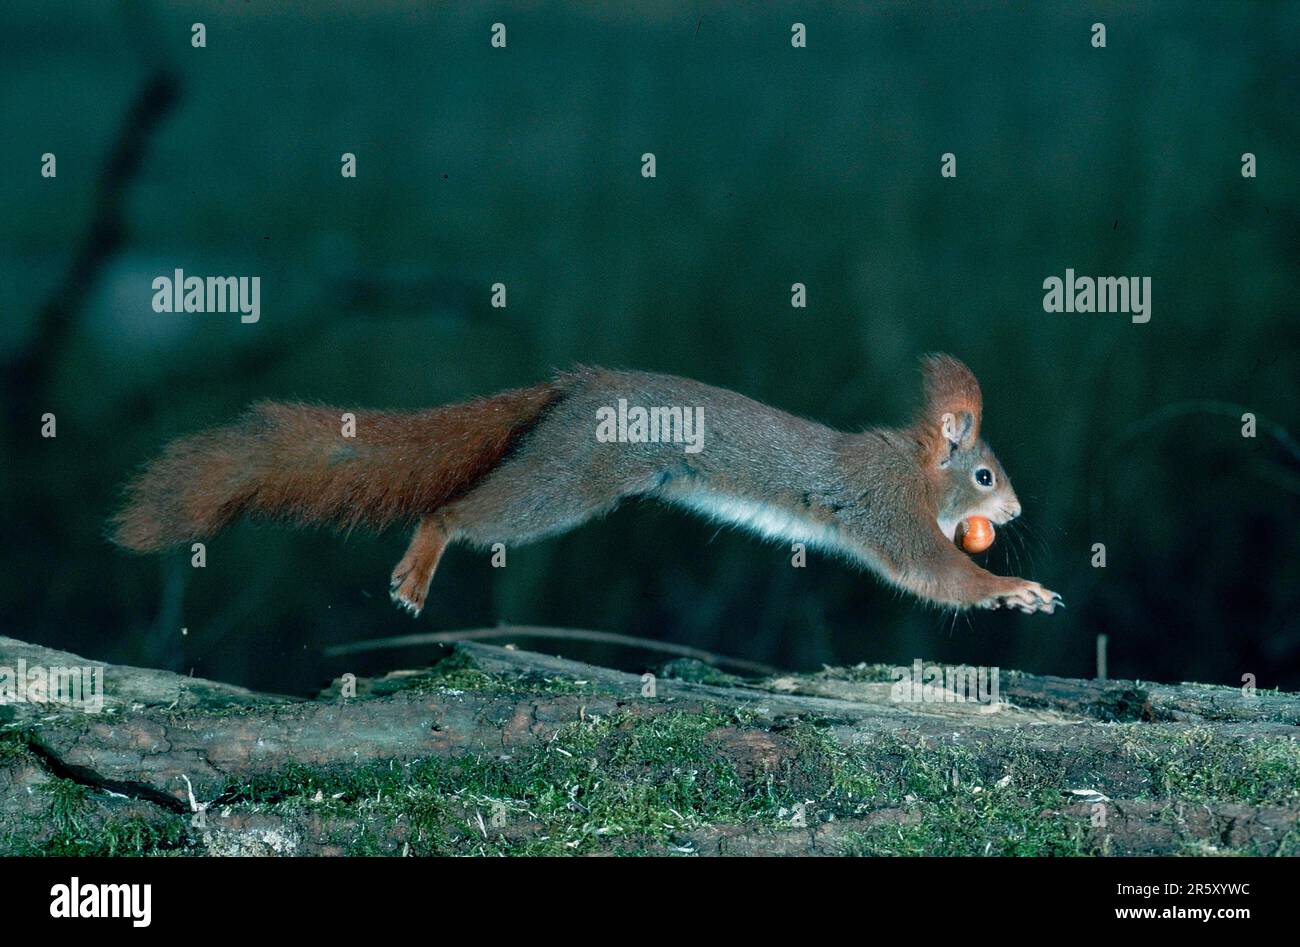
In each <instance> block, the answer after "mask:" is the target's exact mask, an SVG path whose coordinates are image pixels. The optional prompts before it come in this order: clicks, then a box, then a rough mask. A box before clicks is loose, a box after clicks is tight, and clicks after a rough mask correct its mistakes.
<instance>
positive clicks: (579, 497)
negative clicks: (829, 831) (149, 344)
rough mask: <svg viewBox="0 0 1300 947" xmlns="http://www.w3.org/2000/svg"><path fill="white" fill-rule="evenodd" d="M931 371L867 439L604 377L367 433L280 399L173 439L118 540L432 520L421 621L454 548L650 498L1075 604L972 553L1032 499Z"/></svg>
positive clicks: (977, 604) (402, 569)
mask: <svg viewBox="0 0 1300 947" xmlns="http://www.w3.org/2000/svg"><path fill="white" fill-rule="evenodd" d="M921 369H922V379H923V398H922V404H921V408H920V411H919V412H918V413H917V415H916V417H915V419H914V420H913V421H912V423H911V424H909V425H908V426H906V427H900V428H887V427H875V428H870V429H868V430H866V431H864V432H863V433H861V434H847V433H841V432H839V431H835V430H832V429H830V428H827V427H823V426H822V425H820V424H816V423H813V422H811V421H805V420H803V419H801V418H797V417H794V416H792V415H789V414H786V413H785V412H782V411H778V410H777V409H775V408H770V407H768V406H766V405H763V404H760V403H758V402H757V401H752V400H750V399H749V398H746V397H744V396H743V395H739V394H736V393H734V392H731V391H726V390H724V389H720V388H713V387H710V386H708V385H704V384H701V383H699V382H695V381H690V380H688V379H685V378H674V377H671V376H667V375H653V374H648V373H642V372H621V371H608V370H605V369H599V368H579V369H576V370H574V371H572V372H565V373H561V374H558V375H556V376H555V377H554V378H553V379H552V380H550V381H547V382H544V383H542V384H540V385H536V386H534V387H531V388H520V389H515V390H512V391H506V392H503V393H502V394H498V395H494V396H492V397H487V398H479V399H476V400H473V401H467V402H464V403H461V404H453V405H447V406H444V407H439V408H432V409H429V410H426V411H416V412H410V413H394V412H369V411H361V412H356V413H355V432H354V436H351V437H348V436H345V431H344V412H342V411H340V410H336V409H333V408H327V407H319V406H313V405H305V404H285V403H277V402H261V403H258V404H256V405H254V406H253V407H252V408H251V409H250V410H249V411H248V412H247V413H246V414H245V415H243V416H242V417H241V418H239V419H238V420H236V421H234V422H233V423H231V424H229V425H226V426H222V427H216V428H212V429H209V430H207V431H203V432H200V433H198V434H195V435H193V436H190V437H185V438H181V439H180V440H177V441H174V442H173V443H172V444H171V445H170V446H168V447H167V448H166V449H165V450H164V451H163V453H162V454H161V456H159V457H158V458H156V459H155V460H154V461H153V462H152V463H150V464H148V465H147V466H146V467H145V468H144V470H143V471H142V473H141V474H140V475H139V476H138V477H137V478H136V479H135V480H134V481H133V482H131V483H130V484H129V485H128V487H127V499H126V504H125V506H124V508H123V509H122V510H121V511H120V512H119V513H118V514H117V515H116V516H115V517H114V518H113V520H112V522H111V535H112V539H113V540H114V541H115V542H116V543H118V544H119V545H121V546H123V547H125V548H127V549H130V550H134V551H137V552H156V551H158V550H161V549H165V548H167V547H169V546H173V545H176V544H180V543H186V542H190V541H193V540H196V539H203V538H205V537H208V536H211V535H212V534H214V533H216V532H217V531H218V530H220V529H221V528H222V527H224V526H225V525H227V524H228V523H229V522H230V521H231V520H233V519H235V518H236V517H237V516H239V515H240V514H243V513H252V514H261V515H265V516H271V517H278V518H282V519H285V520H289V521H292V522H295V523H299V524H320V523H333V524H336V525H339V526H342V527H344V528H350V527H352V526H356V525H367V526H372V527H384V526H387V525H389V524H392V523H397V522H407V523H413V524H414V526H415V532H414V535H413V536H412V538H411V543H410V546H409V547H408V548H407V550H406V554H405V555H404V556H403V557H402V559H401V561H400V562H399V563H398V564H397V567H396V568H395V569H394V570H393V574H392V577H391V585H390V592H391V597H392V599H393V601H394V602H396V603H398V604H399V605H400V606H402V607H404V608H406V609H407V610H408V611H409V612H410V613H411V614H413V615H418V614H419V613H420V611H421V609H422V608H423V607H424V603H425V599H426V596H427V594H428V590H429V584H430V582H431V581H432V579H433V573H434V570H435V569H436V568H437V566H438V560H439V559H440V558H441V556H442V554H443V551H444V550H445V549H446V548H447V546H448V544H450V543H453V542H467V543H470V544H472V545H474V546H477V547H480V548H488V547H490V546H492V545H493V544H495V543H504V544H506V545H507V546H509V545H513V544H519V543H526V542H532V541H535V540H539V539H543V538H545V537H548V536H555V535H558V534H560V533H564V532H567V531H568V530H571V529H573V528H574V527H576V526H578V525H580V524H581V523H584V522H586V521H587V520H590V519H592V518H594V517H597V516H601V515H603V514H606V513H609V512H610V511H611V510H613V509H614V508H615V507H616V506H618V504H619V503H621V502H622V501H623V500H626V499H628V498H631V497H646V498H652V499H655V500H659V501H662V502H665V503H668V504H671V505H674V506H678V507H683V508H685V509H688V510H692V511H694V512H696V513H699V514H703V515H704V516H706V517H708V518H709V519H711V520H714V521H719V522H723V523H729V524H733V525H736V526H740V527H743V528H745V529H749V530H751V531H753V532H755V533H758V534H760V535H761V536H764V537H768V538H773V539H780V540H784V541H787V542H800V543H804V544H806V545H807V546H808V547H809V548H812V549H820V550H823V551H826V552H829V553H832V554H836V555H839V556H842V557H844V558H845V559H848V560H849V561H851V562H853V563H856V564H857V565H859V566H861V567H864V568H866V569H869V570H870V571H872V572H874V573H876V574H877V575H878V576H880V577H881V578H883V579H884V580H885V581H886V582H888V583H891V584H892V585H895V586H897V587H899V588H902V589H906V590H907V591H909V592H911V593H913V594H914V595H916V596H918V597H920V598H921V599H924V600H926V601H929V602H932V603H935V604H938V605H941V606H946V607H955V608H958V609H964V608H999V607H1002V606H1008V607H1012V608H1018V609H1020V610H1022V611H1024V612H1035V611H1042V612H1047V613H1049V614H1050V613H1051V612H1052V611H1053V610H1054V609H1055V608H1056V606H1057V605H1059V604H1061V597H1060V596H1059V595H1057V594H1056V593H1055V592H1051V591H1049V590H1048V589H1045V588H1043V587H1042V586H1041V585H1039V584H1038V583H1037V582H1031V581H1029V580H1027V579H1018V578H1010V577H1006V576H1000V575H994V574H993V573H991V572H988V571H986V570H984V569H982V568H980V567H979V566H978V565H976V564H975V563H974V562H973V561H972V560H971V559H970V557H969V556H967V555H966V554H965V553H963V552H962V551H961V550H960V549H958V548H957V546H956V545H955V543H954V537H955V534H956V531H957V528H958V525H959V524H960V523H961V522H962V521H963V520H964V519H965V518H966V517H969V516H973V515H980V516H984V517H987V518H988V519H989V520H990V521H991V522H992V523H993V524H995V525H1002V524H1004V523H1008V522H1010V521H1011V520H1012V519H1014V518H1015V517H1016V516H1018V515H1019V514H1020V501H1019V500H1017V499H1016V494H1015V492H1014V491H1013V490H1012V489H1011V483H1010V481H1009V480H1008V479H1007V476H1006V474H1005V473H1004V472H1003V470H1002V465H1001V464H999V463H998V461H997V458H996V457H994V456H993V452H992V451H991V450H990V449H989V447H988V445H987V444H985V443H984V441H983V440H981V439H980V436H979V429H980V417H981V412H982V396H981V393H980V387H979V383H978V382H977V381H976V380H975V376H974V374H972V373H971V371H970V369H968V368H967V367H966V366H965V365H963V364H962V363H961V362H959V361H958V360H957V359H955V358H952V357H951V356H948V355H929V356H926V357H924V358H923V359H922V362H921ZM628 404H630V405H635V406H678V407H680V408H682V409H683V410H684V411H685V412H686V413H687V416H688V418H689V417H698V418H699V419H700V420H701V421H702V429H701V430H700V431H699V432H698V437H699V441H698V443H697V444H695V445H694V450H693V451H692V450H689V449H685V448H684V447H683V445H682V444H681V443H672V442H665V441H663V440H660V441H659V442H657V443H656V442H648V443H647V442H639V443H629V442H627V441H629V440H635V439H634V438H624V440H623V442H610V440H609V438H608V437H604V438H602V437H598V433H597V432H598V427H599V425H600V424H602V423H604V422H603V421H602V419H605V421H608V419H609V418H610V416H611V413H612V412H613V410H614V406H616V405H618V406H620V407H619V410H620V411H624V410H625V409H626V405H628ZM679 417H680V415H679ZM689 446H691V445H688V447H689Z"/></svg>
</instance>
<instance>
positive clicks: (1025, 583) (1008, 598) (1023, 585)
mask: <svg viewBox="0 0 1300 947" xmlns="http://www.w3.org/2000/svg"><path fill="white" fill-rule="evenodd" d="M1009 581H1010V586H1009V588H1007V589H1006V590H1005V591H1002V592H999V593H998V594H996V595H992V596H990V597H989V598H986V599H984V601H982V602H980V603H979V607H980V608H1018V609H1020V611H1022V612H1024V613H1025V614H1026V615H1032V614H1033V613H1034V612H1046V613H1047V614H1049V615H1050V614H1052V612H1054V611H1056V607H1057V606H1058V605H1059V606H1061V608H1064V607H1065V603H1064V602H1063V601H1062V600H1061V596H1059V595H1057V594H1056V593H1055V592H1053V591H1052V590H1051V589H1045V588H1043V587H1042V586H1041V585H1039V584H1038V583H1037V582H1030V581H1029V580H1028V579H1011V580H1009Z"/></svg>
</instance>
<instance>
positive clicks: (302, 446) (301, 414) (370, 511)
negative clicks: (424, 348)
mask: <svg viewBox="0 0 1300 947" xmlns="http://www.w3.org/2000/svg"><path fill="white" fill-rule="evenodd" d="M559 396H560V388H559V387H558V386H557V385H555V384H552V383H547V384H542V385H537V386H534V387H532V388H520V389H516V390H513V391H507V392H503V393H502V394H499V395H494V396H492V397H489V398H479V399H477V400H474V401H469V402H465V403H463V404H456V405H448V406H445V407H440V408H433V409H430V410H427V411H418V412H409V413H396V412H381V411H358V412H354V413H355V414H356V419H357V420H356V436H355V437H352V438H346V437H344V436H343V434H342V429H343V419H342V416H343V414H344V411H343V410H342V409H336V408H327V407H320V406H315V405H305V404H285V403H278V402H270V401H264V402H260V403H258V404H256V405H254V406H253V407H252V408H251V409H250V410H249V411H248V412H247V413H246V414H245V415H244V416H243V417H241V418H239V419H238V420H237V421H235V422H233V423H232V424H228V425H224V426H222V427H216V428H212V429H210V430H207V431H203V432H200V433H199V434H195V435H193V436H191V437H185V438H181V439H180V440H177V441H174V442H173V443H172V444H170V445H169V446H168V447H167V448H166V449H165V450H164V451H163V452H162V454H161V456H159V457H158V458H157V459H156V460H154V461H153V462H152V463H151V464H149V465H148V466H147V467H146V468H145V469H144V471H143V472H142V473H141V474H140V475H139V476H138V477H137V478H136V479H135V480H134V481H133V482H132V483H131V484H130V486H129V487H128V488H127V501H126V505H125V506H124V507H123V509H122V510H121V511H120V512H119V513H118V514H117V515H116V516H115V517H114V518H113V520H112V523H111V529H112V538H113V541H114V542H116V543H118V544H119V545H121V546H124V547H126V548H127V549H131V550H134V551H136V552H156V551H158V550H160V549H164V548H166V547H168V546H173V545H176V544H178V543H183V542H187V541H189V540H193V539H202V538H204V537H207V536H211V535H212V534H213V533H215V532H217V531H218V530H220V529H221V528H222V527H223V526H225V525H226V524H227V523H229V522H230V521H231V520H233V519H234V518H235V517H236V516H239V515H240V514H243V513H253V514H260V515H263V516H270V517H279V518H283V519H287V520H291V521H294V522H297V523H303V524H312V523H321V524H323V523H332V524H337V525H339V526H342V527H345V528H347V527H352V526H355V525H359V524H364V525H367V526H373V527H383V526H387V525H389V524H391V523H394V522H398V521H410V520H414V519H417V518H419V517H421V516H423V515H426V514H428V513H431V512H432V511H434V510H436V509H437V508H438V507H440V506H442V505H443V504H445V503H446V502H447V501H448V500H451V499H454V498H455V497H457V496H459V495H461V494H463V493H464V492H465V491H467V490H468V489H470V488H471V487H473V486H474V484H475V483H477V482H478V481H479V479H480V478H482V477H483V476H484V474H486V473H487V472H488V471H489V470H491V469H492V468H493V467H495V466H496V465H497V464H498V463H499V462H500V461H501V460H502V458H503V457H505V456H506V454H507V453H508V452H509V451H510V449H511V447H512V446H513V445H514V444H515V443H516V441H517V440H518V438H519V437H520V436H521V435H522V434H524V433H525V432H526V431H528V430H529V429H530V428H531V427H532V426H533V425H534V424H535V423H536V422H537V421H538V419H539V418H540V417H541V416H542V414H543V413H544V412H545V410H546V409H547V407H549V406H550V405H551V404H552V403H553V402H554V401H555V400H556V399H557V398H558V397H559Z"/></svg>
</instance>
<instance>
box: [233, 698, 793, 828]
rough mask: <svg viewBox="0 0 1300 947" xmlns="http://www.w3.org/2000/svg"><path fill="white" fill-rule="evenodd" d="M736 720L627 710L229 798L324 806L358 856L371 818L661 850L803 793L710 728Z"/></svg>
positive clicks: (295, 774) (247, 789)
mask: <svg viewBox="0 0 1300 947" xmlns="http://www.w3.org/2000/svg"><path fill="white" fill-rule="evenodd" d="M735 722H736V721H735V718H734V717H731V716H727V715H724V714H722V713H718V714H699V713H680V712H668V713H662V714H656V715H637V714H631V713H628V714H619V715H614V716H610V717H606V718H599V719H595V718H593V719H588V720H585V721H578V722H575V723H573V724H570V725H569V726H567V727H564V728H562V729H561V730H560V731H559V732H558V733H557V734H556V736H555V738H554V739H553V740H550V741H548V742H546V743H545V744H543V745H539V746H537V747H533V748H530V749H528V750H525V751H522V752H517V753H515V754H513V755H512V756H509V757H499V756H473V757H462V758H457V759H450V760H448V759H440V758H434V759H425V760H419V761H415V762H412V763H407V764H399V763H395V762H393V763H382V764H381V763H372V764H369V765H366V766H363V767H360V768H358V769H354V770H351V771H348V772H332V771H325V770H320V769H314V768H306V767H290V768H287V769H286V770H282V771H280V772H278V773H275V774H271V775H269V776H266V777H260V778H258V779H255V780H252V781H250V782H247V783H244V784H242V785H240V786H236V787H231V788H230V792H229V795H228V797H227V798H229V799H232V800H242V801H245V802H248V803H252V804H257V805H263V806H270V807H275V808H276V809H277V810H278V811H280V812H286V813H287V812H289V811H291V810H293V809H300V808H303V807H313V808H317V809H320V810H322V811H324V812H326V813H328V814H330V815H332V816H334V817H335V818H336V819H337V821H338V822H339V823H340V824H346V825H348V826H349V828H348V829H346V830H345V831H344V832H343V837H341V838H338V839H335V840H336V841H338V842H339V843H340V844H344V845H345V847H347V848H348V850H349V851H353V852H362V853H369V852H371V851H373V846H374V839H373V838H372V837H371V836H370V835H369V833H368V832H367V830H366V826H368V825H371V824H375V823H379V824H381V825H382V826H384V827H385V831H383V832H381V833H379V834H380V835H381V836H382V837H384V838H389V837H391V832H389V831H387V827H391V826H392V825H394V824H395V823H396V822H398V821H401V822H405V823H406V824H407V830H408V831H407V832H406V835H407V841H408V844H409V845H410V847H411V850H412V851H413V852H415V853H417V854H444V853H453V852H454V853H506V852H509V853H513V854H525V853H528V854H540V853H552V854H558V853H572V852H583V851H590V850H595V849H610V848H612V849H615V850H618V849H640V848H642V847H644V846H666V845H672V844H674V843H675V842H676V841H677V840H678V839H679V838H680V836H682V835H683V834H685V833H688V832H690V831H691V830H693V829H697V828H701V827H704V826H707V825H711V824H715V823H727V824H734V823H740V824H743V823H762V824H767V825H772V824H775V822H774V820H775V817H776V813H777V812H778V811H779V810H780V808H781V807H782V806H788V805H791V804H793V803H794V802H795V801H797V800H796V799H795V798H794V797H792V796H790V794H789V793H787V792H783V791H782V789H781V786H780V782H781V781H774V780H772V779H771V778H769V777H767V776H764V775H751V776H749V777H744V778H742V777H741V776H740V775H739V773H738V772H737V770H736V767H735V766H734V765H733V764H732V763H731V762H730V761H729V760H728V759H726V758H725V755H723V754H719V753H718V752H717V750H716V748H715V746H714V745H713V743H712V742H711V741H710V736H711V734H713V733H714V732H715V731H717V730H719V728H728V727H733V726H735ZM318 794H319V798H318ZM480 819H481V820H482V821H481V823H480Z"/></svg>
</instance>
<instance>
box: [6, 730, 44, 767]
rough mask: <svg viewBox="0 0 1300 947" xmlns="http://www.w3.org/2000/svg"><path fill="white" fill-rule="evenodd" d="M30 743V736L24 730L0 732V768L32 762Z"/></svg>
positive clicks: (33, 757) (33, 758)
mask: <svg viewBox="0 0 1300 947" xmlns="http://www.w3.org/2000/svg"><path fill="white" fill-rule="evenodd" d="M30 742H31V734H30V733H29V732H28V731H26V730H6V731H3V732H0V767H7V766H12V765H14V764H16V763H28V762H32V761H34V760H35V756H34V755H33V754H32V751H31V748H30V746H29V744H30Z"/></svg>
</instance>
